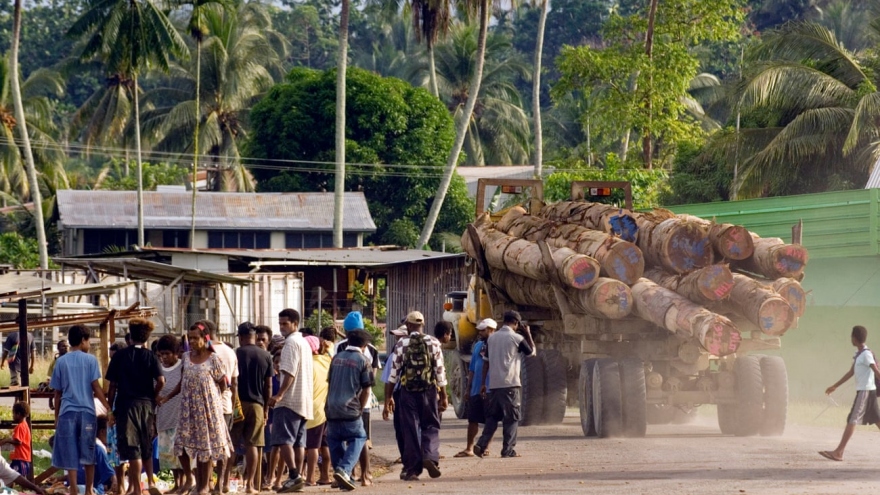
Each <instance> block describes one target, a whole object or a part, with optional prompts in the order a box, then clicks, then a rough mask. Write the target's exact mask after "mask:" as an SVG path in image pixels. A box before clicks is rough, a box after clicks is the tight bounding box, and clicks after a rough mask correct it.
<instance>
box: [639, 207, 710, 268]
mask: <svg viewBox="0 0 880 495" xmlns="http://www.w3.org/2000/svg"><path fill="white" fill-rule="evenodd" d="M634 215H635V218H636V223H637V224H638V226H639V238H638V242H637V243H636V244H637V245H638V246H639V249H641V250H642V253H644V255H645V261H647V263H648V265H653V266H657V267H662V268H664V269H665V270H667V271H670V272H673V273H687V272H690V271H692V270H695V269H697V268H702V267H704V266H708V265H711V264H712V260H713V259H714V253H713V250H712V245H711V244H710V242H709V230H708V229H707V228H705V227H703V226H702V225H700V224H698V223H695V222H691V221H688V220H684V219H681V218H678V217H676V216H675V215H673V214H672V212H669V211H667V210H662V209H657V210H655V211H653V212H650V213H635V214H634Z"/></svg>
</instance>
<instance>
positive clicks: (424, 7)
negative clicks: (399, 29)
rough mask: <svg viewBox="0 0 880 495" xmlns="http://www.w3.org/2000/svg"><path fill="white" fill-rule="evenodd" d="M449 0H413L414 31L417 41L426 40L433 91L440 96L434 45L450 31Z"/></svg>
mask: <svg viewBox="0 0 880 495" xmlns="http://www.w3.org/2000/svg"><path fill="white" fill-rule="evenodd" d="M450 8H451V6H450V3H449V0H412V19H413V31H414V32H415V35H416V41H417V42H419V43H421V42H422V40H424V41H425V47H426V51H427V54H428V76H429V78H430V82H431V92H432V93H433V94H434V96H436V97H438V98H439V97H440V88H439V87H438V83H437V67H436V64H435V59H434V46H435V45H436V43H437V40H438V39H439V38H442V37H445V36H446V33H447V32H448V31H449V10H450Z"/></svg>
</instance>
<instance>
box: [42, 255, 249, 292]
mask: <svg viewBox="0 0 880 495" xmlns="http://www.w3.org/2000/svg"><path fill="white" fill-rule="evenodd" d="M52 259H53V260H54V261H55V262H56V263H58V264H60V265H67V266H74V267H77V268H82V269H85V270H94V271H96V272H103V273H109V274H112V275H117V276H120V277H127V278H129V279H131V280H146V281H147V282H155V283H157V284H162V285H170V284H177V283H180V282H206V283H231V284H238V285H245V284H250V283H252V282H253V281H252V280H247V279H244V278H241V277H235V276H232V275H223V274H219V273H211V272H206V271H204V270H197V269H193V268H181V267H177V266H172V265H168V264H166V263H157V262H155V261H148V260H142V259H137V258H52Z"/></svg>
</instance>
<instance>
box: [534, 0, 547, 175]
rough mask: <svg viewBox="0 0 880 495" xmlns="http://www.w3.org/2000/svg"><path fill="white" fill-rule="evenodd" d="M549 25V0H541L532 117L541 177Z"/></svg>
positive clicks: (537, 161) (538, 170)
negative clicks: (543, 66)
mask: <svg viewBox="0 0 880 495" xmlns="http://www.w3.org/2000/svg"><path fill="white" fill-rule="evenodd" d="M546 25H547V0H541V15H540V17H538V34H537V37H536V43H535V68H534V72H533V75H532V119H534V129H535V155H534V156H535V177H536V178H539V179H540V178H541V175H542V174H543V167H544V136H543V130H542V127H541V52H543V51H544V27H545V26H546Z"/></svg>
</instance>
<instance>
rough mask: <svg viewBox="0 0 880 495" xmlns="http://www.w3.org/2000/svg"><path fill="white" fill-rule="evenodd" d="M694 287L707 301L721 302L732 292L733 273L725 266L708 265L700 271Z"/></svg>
mask: <svg viewBox="0 0 880 495" xmlns="http://www.w3.org/2000/svg"><path fill="white" fill-rule="evenodd" d="M696 285H697V289H698V290H699V291H700V294H701V295H702V296H703V297H704V298H706V300H707V301H721V300H722V299H727V297H728V296H730V291H731V290H733V273H731V271H730V268H728V267H727V265H720V264H719V265H709V266H707V267H705V268H703V269H702V270H700V272H699V275H698V276H697V280H696Z"/></svg>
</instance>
